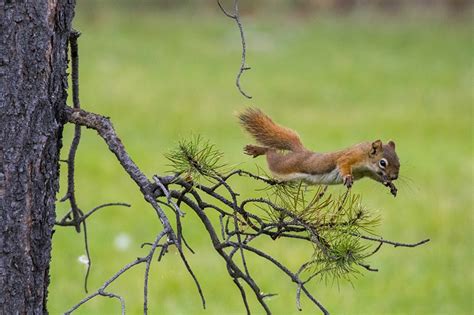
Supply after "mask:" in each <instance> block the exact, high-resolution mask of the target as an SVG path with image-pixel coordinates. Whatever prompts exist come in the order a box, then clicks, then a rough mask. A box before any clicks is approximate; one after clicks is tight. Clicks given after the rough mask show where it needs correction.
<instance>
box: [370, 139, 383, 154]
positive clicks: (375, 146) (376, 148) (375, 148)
mask: <svg viewBox="0 0 474 315" xmlns="http://www.w3.org/2000/svg"><path fill="white" fill-rule="evenodd" d="M380 152H382V141H380V140H375V141H374V142H372V151H370V155H372V156H373V155H376V154H378V153H380Z"/></svg>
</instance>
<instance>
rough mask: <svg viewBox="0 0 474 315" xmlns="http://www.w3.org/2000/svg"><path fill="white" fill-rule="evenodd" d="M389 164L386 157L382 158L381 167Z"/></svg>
mask: <svg viewBox="0 0 474 315" xmlns="http://www.w3.org/2000/svg"><path fill="white" fill-rule="evenodd" d="M387 164H388V162H387V160H386V159H381V160H380V161H379V165H380V167H381V168H385V167H386V166H387Z"/></svg>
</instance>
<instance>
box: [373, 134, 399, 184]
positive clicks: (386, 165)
mask: <svg viewBox="0 0 474 315" xmlns="http://www.w3.org/2000/svg"><path fill="white" fill-rule="evenodd" d="M369 157H370V160H371V162H372V168H373V170H374V171H375V174H374V175H375V178H374V179H375V180H377V181H379V182H383V183H386V182H391V181H393V180H396V179H397V178H398V171H399V170H400V161H399V160H398V156H397V153H396V152H395V142H393V141H392V140H390V141H389V142H388V143H387V144H382V141H380V140H376V141H374V142H372V148H371V151H370V152H369Z"/></svg>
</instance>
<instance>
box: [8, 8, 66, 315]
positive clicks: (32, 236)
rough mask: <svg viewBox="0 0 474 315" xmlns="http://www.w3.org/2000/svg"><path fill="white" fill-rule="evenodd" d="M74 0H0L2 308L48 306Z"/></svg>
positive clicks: (20, 310)
mask: <svg viewBox="0 0 474 315" xmlns="http://www.w3.org/2000/svg"><path fill="white" fill-rule="evenodd" d="M74 6H75V1H74V0H23V1H20V0H18V1H16V0H0V313H1V314H42V313H46V312H47V311H46V298H47V292H48V285H49V263H50V259H51V236H52V230H53V225H54V221H55V196H56V193H57V191H58V187H59V182H58V176H59V165H58V161H59V149H60V147H61V137H62V119H61V113H62V111H63V108H64V106H65V104H66V98H67V93H66V88H67V73H66V69H67V64H68V57H67V44H68V36H69V31H70V25H71V20H72V18H73V15H74Z"/></svg>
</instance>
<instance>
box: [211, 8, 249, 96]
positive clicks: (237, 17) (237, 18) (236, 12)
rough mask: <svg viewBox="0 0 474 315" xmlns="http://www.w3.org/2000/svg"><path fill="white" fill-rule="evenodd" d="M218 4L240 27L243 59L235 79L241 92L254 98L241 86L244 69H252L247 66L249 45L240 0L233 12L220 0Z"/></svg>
mask: <svg viewBox="0 0 474 315" xmlns="http://www.w3.org/2000/svg"><path fill="white" fill-rule="evenodd" d="M217 5H218V6H219V8H220V9H221V11H222V12H223V13H224V15H225V16H227V17H228V18H231V19H233V20H234V21H235V23H236V24H237V27H238V29H239V32H240V42H241V43H242V60H241V62H240V68H239V72H238V73H237V77H236V79H235V85H236V86H237V89H238V90H239V91H240V93H241V94H242V95H243V96H245V97H246V98H252V96H250V95H249V94H247V93H245V92H244V91H243V90H242V87H241V86H240V77H241V76H242V74H243V73H244V71H247V70H250V69H251V68H250V67H248V66H246V61H245V59H246V54H247V51H246V46H247V45H246V43H245V35H244V29H243V26H242V22H241V21H240V14H239V0H234V12H233V13H232V14H231V13H229V12H227V11H226V9H224V7H223V6H222V4H221V2H220V0H217Z"/></svg>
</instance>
